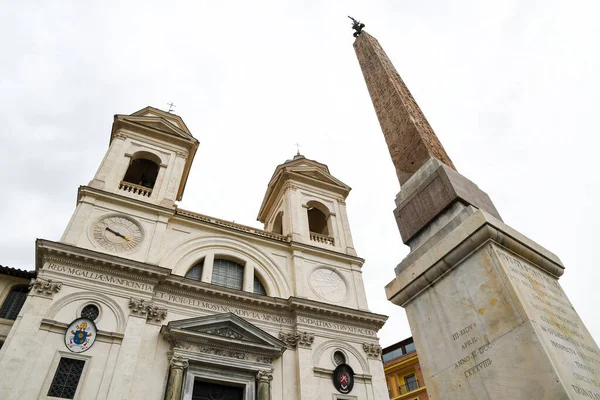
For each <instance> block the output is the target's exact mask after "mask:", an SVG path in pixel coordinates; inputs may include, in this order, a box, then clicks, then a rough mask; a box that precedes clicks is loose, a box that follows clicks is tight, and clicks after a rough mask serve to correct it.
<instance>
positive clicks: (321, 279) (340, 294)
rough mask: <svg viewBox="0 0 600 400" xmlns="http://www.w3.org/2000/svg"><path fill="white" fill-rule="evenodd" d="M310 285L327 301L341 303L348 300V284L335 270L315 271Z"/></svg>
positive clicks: (322, 269) (311, 276)
mask: <svg viewBox="0 0 600 400" xmlns="http://www.w3.org/2000/svg"><path fill="white" fill-rule="evenodd" d="M309 283H310V287H311V288H312V290H313V291H314V292H315V293H316V294H317V295H318V296H319V297H321V298H323V299H325V300H327V301H331V302H333V303H340V302H342V301H343V300H344V299H345V298H346V293H347V291H348V290H347V288H346V283H345V282H344V280H343V279H342V277H341V276H340V275H339V274H338V273H337V272H336V271H335V270H333V269H328V268H319V269H317V270H315V271H313V273H312V274H311V275H310V279H309Z"/></svg>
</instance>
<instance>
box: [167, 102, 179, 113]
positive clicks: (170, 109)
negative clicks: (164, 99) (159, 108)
mask: <svg viewBox="0 0 600 400" xmlns="http://www.w3.org/2000/svg"><path fill="white" fill-rule="evenodd" d="M167 105H168V106H169V111H167V112H171V111H173V108H175V107H177V106H176V105H175V104H173V102H170V103H167Z"/></svg>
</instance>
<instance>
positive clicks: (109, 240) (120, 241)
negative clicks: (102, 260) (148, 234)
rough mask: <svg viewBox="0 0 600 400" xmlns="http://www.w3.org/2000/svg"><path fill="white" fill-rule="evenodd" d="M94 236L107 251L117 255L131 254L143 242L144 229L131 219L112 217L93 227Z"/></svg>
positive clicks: (101, 220)
mask: <svg viewBox="0 0 600 400" xmlns="http://www.w3.org/2000/svg"><path fill="white" fill-rule="evenodd" d="M92 236H93V238H94V240H95V241H96V243H97V244H98V245H100V246H101V247H102V248H104V249H106V250H109V251H113V252H115V253H123V252H131V251H133V250H135V249H136V248H137V247H138V246H139V245H140V243H141V242H142V228H141V227H140V225H139V224H138V223H137V222H136V221H134V220H133V219H131V218H128V217H125V216H122V215H111V216H108V217H104V218H102V219H100V220H99V221H98V222H96V223H95V224H94V225H93V227H92Z"/></svg>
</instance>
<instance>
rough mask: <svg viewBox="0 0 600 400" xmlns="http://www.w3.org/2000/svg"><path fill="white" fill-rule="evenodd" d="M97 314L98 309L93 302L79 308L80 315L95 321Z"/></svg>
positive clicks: (98, 312)
mask: <svg viewBox="0 0 600 400" xmlns="http://www.w3.org/2000/svg"><path fill="white" fill-rule="evenodd" d="M99 315H100V310H99V309H98V307H97V306H95V305H94V304H88V305H87V306H85V307H83V310H81V317H82V318H87V319H89V320H92V321H95V320H96V318H98V316H99Z"/></svg>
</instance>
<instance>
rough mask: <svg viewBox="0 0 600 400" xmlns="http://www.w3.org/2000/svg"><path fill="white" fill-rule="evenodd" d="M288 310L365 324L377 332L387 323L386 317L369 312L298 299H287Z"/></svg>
mask: <svg viewBox="0 0 600 400" xmlns="http://www.w3.org/2000/svg"><path fill="white" fill-rule="evenodd" d="M288 304H289V306H290V308H291V309H292V310H293V311H294V312H295V313H296V314H298V313H300V314H304V313H306V314H305V315H311V316H313V317H314V316H316V315H327V316H329V317H334V318H340V319H341V320H343V321H346V322H347V321H348V320H350V321H353V322H359V323H365V324H368V325H369V326H375V327H377V330H379V329H381V327H382V326H383V324H385V321H387V319H388V317H387V315H382V314H375V313H372V312H370V311H361V310H355V309H353V308H347V307H342V306H336V305H333V304H329V303H321V302H318V301H314V300H308V299H301V298H299V297H290V298H289V299H288Z"/></svg>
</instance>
